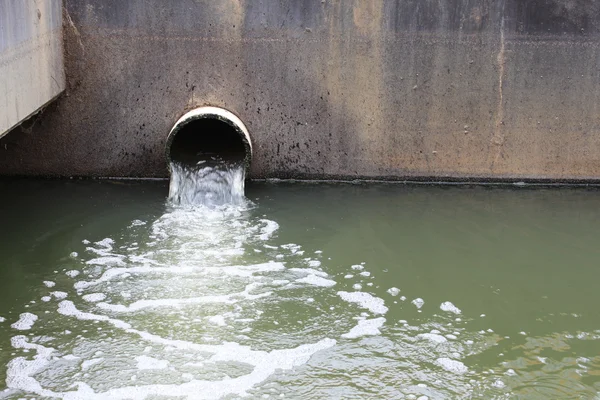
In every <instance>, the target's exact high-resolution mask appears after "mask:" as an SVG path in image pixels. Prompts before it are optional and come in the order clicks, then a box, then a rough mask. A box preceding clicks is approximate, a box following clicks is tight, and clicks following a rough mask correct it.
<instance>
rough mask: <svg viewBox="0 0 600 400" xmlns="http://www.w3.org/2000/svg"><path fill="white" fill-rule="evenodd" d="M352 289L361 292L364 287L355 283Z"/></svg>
mask: <svg viewBox="0 0 600 400" xmlns="http://www.w3.org/2000/svg"><path fill="white" fill-rule="evenodd" d="M352 289H354V290H361V289H362V285H361V284H360V283H355V284H354V285H352Z"/></svg>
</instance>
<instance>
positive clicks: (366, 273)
mask: <svg viewBox="0 0 600 400" xmlns="http://www.w3.org/2000/svg"><path fill="white" fill-rule="evenodd" d="M359 275H361V276H371V273H370V272H369V271H363V272H361V273H360V274H359Z"/></svg>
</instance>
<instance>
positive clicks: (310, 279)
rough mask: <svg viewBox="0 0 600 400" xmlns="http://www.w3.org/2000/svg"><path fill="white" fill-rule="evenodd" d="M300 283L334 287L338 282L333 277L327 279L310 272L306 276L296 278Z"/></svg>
mask: <svg viewBox="0 0 600 400" xmlns="http://www.w3.org/2000/svg"><path fill="white" fill-rule="evenodd" d="M296 282H298V283H306V284H309V285H313V286H321V287H332V286H335V285H336V282H335V281H333V280H331V279H325V278H322V277H320V276H317V275H314V274H310V275H308V276H306V277H304V278H301V279H298V280H296Z"/></svg>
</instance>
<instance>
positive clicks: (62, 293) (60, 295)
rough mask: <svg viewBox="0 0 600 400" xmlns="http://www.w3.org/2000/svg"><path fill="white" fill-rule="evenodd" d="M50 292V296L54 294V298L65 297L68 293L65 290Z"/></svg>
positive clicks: (60, 298) (61, 298)
mask: <svg viewBox="0 0 600 400" xmlns="http://www.w3.org/2000/svg"><path fill="white" fill-rule="evenodd" d="M50 294H51V295H52V296H54V298H55V299H57V300H63V299H66V298H67V296H68V294H67V293H66V292H60V291H56V292H50Z"/></svg>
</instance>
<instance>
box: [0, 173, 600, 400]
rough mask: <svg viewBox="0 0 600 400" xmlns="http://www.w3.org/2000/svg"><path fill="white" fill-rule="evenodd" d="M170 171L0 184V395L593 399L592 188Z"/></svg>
mask: <svg viewBox="0 0 600 400" xmlns="http://www.w3.org/2000/svg"><path fill="white" fill-rule="evenodd" d="M172 171H173V172H174V175H175V176H174V178H173V180H172V182H171V186H170V194H169V202H168V204H166V205H165V204H164V200H162V196H164V185H162V184H161V183H151V182H150V183H136V184H117V183H115V184H112V183H102V182H99V183H89V182H87V183H85V182H81V183H60V182H55V183H51V182H50V183H43V184H42V183H40V184H36V183H27V184H23V183H14V182H12V183H11V182H8V183H0V185H4V186H3V187H2V188H3V189H10V190H11V193H14V194H15V196H14V198H12V199H5V200H3V202H4V205H5V206H6V207H11V208H10V209H12V210H14V212H13V213H11V215H7V216H6V218H5V225H4V227H5V228H3V229H6V230H8V231H10V239H11V241H10V244H8V243H7V241H6V240H3V241H2V242H0V243H2V244H0V251H2V252H3V255H4V257H3V261H2V262H3V263H4V267H3V268H2V269H1V274H2V275H1V276H0V278H2V279H1V280H0V292H1V293H2V294H0V300H2V301H0V316H1V317H2V322H1V323H0V350H1V352H0V362H1V363H2V365H3V366H4V368H3V370H4V372H0V379H3V380H5V382H6V388H5V389H4V390H3V391H0V398H6V399H19V398H37V399H40V398H44V399H181V398H189V399H218V398H225V399H237V398H240V397H248V398H293V399H296V398H298V399H299V398H302V399H322V398H382V399H402V398H406V399H417V398H419V399H426V398H429V399H441V398H472V397H474V398H513V397H519V396H520V397H521V398H540V399H542V398H581V397H584V398H595V397H597V396H598V391H599V390H600V356H598V354H600V325H598V323H599V321H600V320H599V318H598V308H597V304H598V303H599V302H600V294H598V291H597V290H596V286H597V282H598V278H600V272H599V269H598V268H597V260H598V258H597V256H598V255H599V254H598V250H597V246H596V241H595V239H594V238H596V237H598V234H600V228H598V224H597V223H595V222H594V221H597V220H598V217H600V214H599V212H598V211H597V207H596V204H597V200H598V192H595V191H558V190H557V191H552V190H549V191H546V190H527V189H521V190H506V189H502V190H500V189H498V190H486V189H477V188H470V189H459V188H450V189H441V188H435V187H433V188H431V187H430V188H427V187H413V188H410V187H405V186H398V185H370V186H363V185H306V184H295V185H288V184H254V185H252V187H251V188H250V191H249V194H248V197H249V199H245V198H244V197H243V190H244V189H243V172H242V171H239V170H235V169H227V168H221V169H219V168H212V167H210V166H201V167H200V168H198V169H197V170H195V171H189V170H187V171H183V170H179V169H177V166H174V168H173V169H172ZM31 193H36V194H37V195H38V196H37V197H38V198H40V200H41V199H46V200H45V203H44V205H45V207H37V203H36V200H35V197H32V196H30V194H31ZM48 199H51V200H50V201H49V200H48ZM40 205H41V202H40ZM4 209H7V208H4ZM31 213H33V215H31ZM25 215H28V216H29V217H30V218H31V220H29V219H24V217H23V216H25ZM28 221H31V222H28ZM4 233H5V234H8V232H4ZM559 250H560V251H559Z"/></svg>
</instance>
